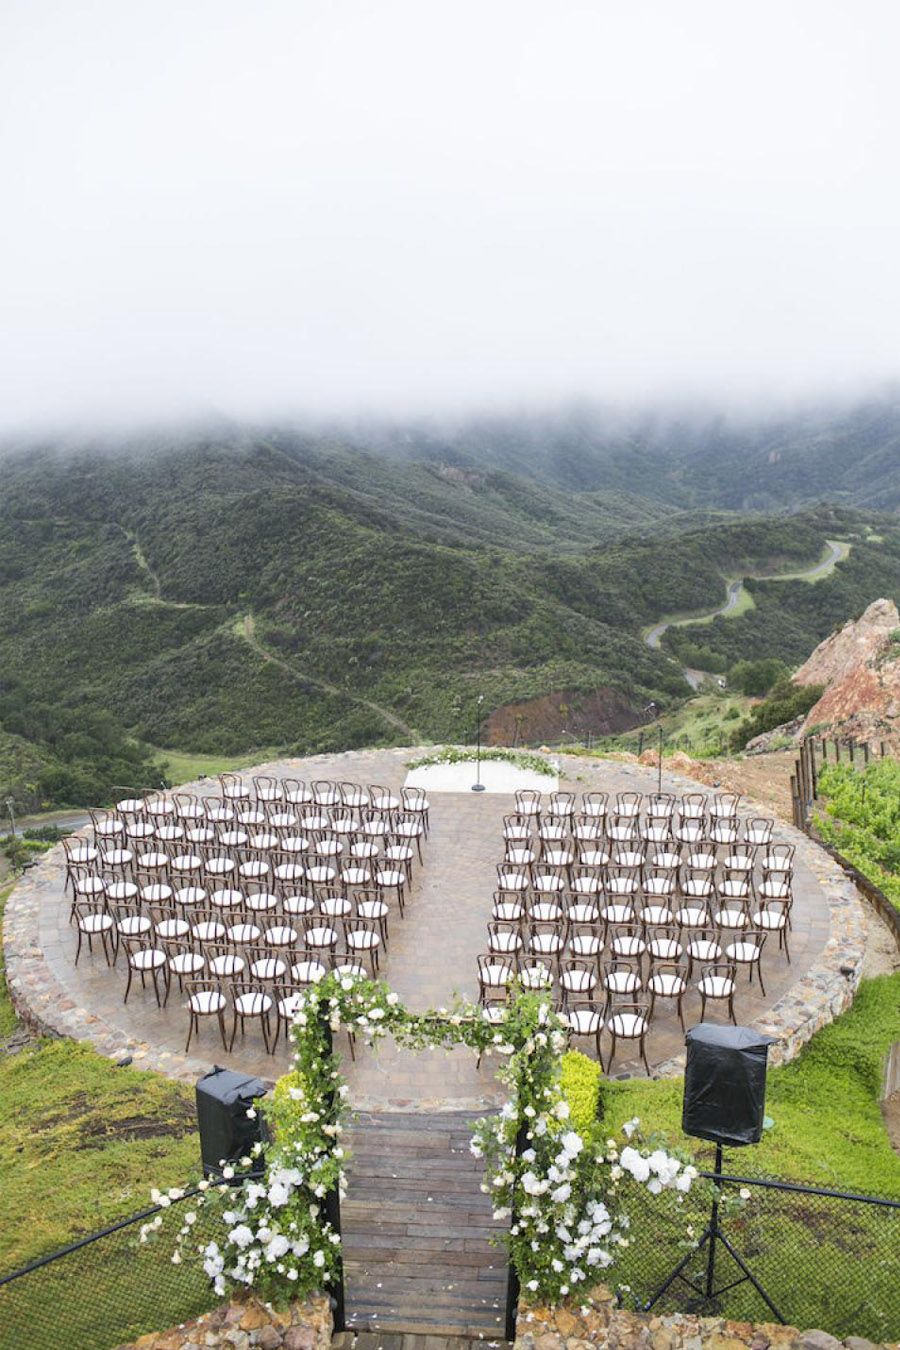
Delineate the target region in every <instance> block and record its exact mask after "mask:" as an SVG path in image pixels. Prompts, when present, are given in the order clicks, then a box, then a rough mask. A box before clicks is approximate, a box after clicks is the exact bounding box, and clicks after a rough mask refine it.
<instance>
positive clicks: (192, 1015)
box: [184, 1008, 200, 1054]
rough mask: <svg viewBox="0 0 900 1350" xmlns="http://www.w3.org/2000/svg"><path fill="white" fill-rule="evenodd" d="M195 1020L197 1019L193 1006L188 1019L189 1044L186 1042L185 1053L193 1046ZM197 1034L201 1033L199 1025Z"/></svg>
mask: <svg viewBox="0 0 900 1350" xmlns="http://www.w3.org/2000/svg"><path fill="white" fill-rule="evenodd" d="M195 1020H196V1013H195V1012H194V1010H193V1008H192V1009H191V1012H190V1020H189V1021H188V1038H187V1044H186V1045H185V1047H184V1053H185V1054H187V1052H188V1051H189V1050H190V1048H191V1037H192V1036H193V1034H194V1022H195ZM197 1034H198V1035H199V1034H200V1028H199V1027H198V1028H197Z"/></svg>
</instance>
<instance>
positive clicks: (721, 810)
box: [713, 792, 741, 819]
mask: <svg viewBox="0 0 900 1350" xmlns="http://www.w3.org/2000/svg"><path fill="white" fill-rule="evenodd" d="M740 801H741V798H740V794H739V793H737V792H717V793H716V795H715V796H714V797H713V810H714V813H715V814H716V815H717V816H724V817H726V818H728V819H731V818H733V817H734V816H736V815H737V813H738V806H739V805H740Z"/></svg>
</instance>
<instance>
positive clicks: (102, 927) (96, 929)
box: [78, 914, 113, 934]
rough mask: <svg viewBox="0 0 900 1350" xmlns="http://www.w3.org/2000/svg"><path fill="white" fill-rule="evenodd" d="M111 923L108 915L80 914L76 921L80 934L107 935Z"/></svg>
mask: <svg viewBox="0 0 900 1350" xmlns="http://www.w3.org/2000/svg"><path fill="white" fill-rule="evenodd" d="M112 924H113V921H112V919H111V918H110V917H109V915H108V914H82V915H81V917H80V918H79V920H78V927H79V928H80V929H81V931H82V933H89V934H93V933H107V932H108V931H109V930H110V928H112Z"/></svg>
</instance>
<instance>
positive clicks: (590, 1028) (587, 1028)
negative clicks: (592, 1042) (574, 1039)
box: [566, 1008, 601, 1036]
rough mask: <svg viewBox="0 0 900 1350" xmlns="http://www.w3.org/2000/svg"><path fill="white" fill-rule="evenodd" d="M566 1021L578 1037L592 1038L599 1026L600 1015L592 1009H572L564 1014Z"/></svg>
mask: <svg viewBox="0 0 900 1350" xmlns="http://www.w3.org/2000/svg"><path fill="white" fill-rule="evenodd" d="M566 1021H567V1022H568V1024H569V1026H570V1027H571V1028H572V1030H573V1031H574V1032H576V1033H577V1034H578V1035H579V1036H593V1035H595V1034H596V1032H597V1031H598V1030H599V1028H600V1026H601V1022H600V1014H599V1013H598V1012H597V1011H596V1010H595V1009H594V1008H574V1009H573V1010H572V1011H571V1012H569V1013H566Z"/></svg>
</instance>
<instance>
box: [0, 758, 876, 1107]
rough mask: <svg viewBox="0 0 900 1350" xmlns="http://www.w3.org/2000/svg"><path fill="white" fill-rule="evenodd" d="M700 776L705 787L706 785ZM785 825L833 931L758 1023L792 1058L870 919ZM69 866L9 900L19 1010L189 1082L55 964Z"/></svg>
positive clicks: (856, 963) (640, 770)
mask: <svg viewBox="0 0 900 1350" xmlns="http://www.w3.org/2000/svg"><path fill="white" fill-rule="evenodd" d="M358 753H360V752H357V751H347V752H345V755H342V756H334V755H322V756H310V757H307V758H304V759H302V760H301V759H297V760H278V761H273V762H270V763H267V764H260V765H255V766H253V767H252V768H250V769H247V770H246V771H245V772H246V773H248V774H250V773H253V772H257V773H260V772H262V773H265V772H267V771H270V770H272V769H274V768H275V767H276V766H279V767H281V768H282V769H283V767H284V766H285V765H288V766H291V767H293V766H299V765H301V764H303V765H305V766H308V767H314V766H315V765H316V763H317V762H318V763H320V764H324V763H326V762H327V763H333V762H334V760H335V758H346V759H348V760H350V759H352V758H354V757H355V756H356V755H357V754H358ZM393 753H395V754H396V755H397V757H398V758H400V759H402V760H405V759H406V758H408V757H410V756H411V755H412V754H414V753H415V749H414V748H411V747H403V748H399V749H397V748H395V749H394V751H393ZM582 763H583V764H585V765H588V764H589V765H591V766H592V767H594V768H596V767H597V766H598V765H599V764H602V763H603V761H602V760H597V759H594V758H592V759H589V760H581V759H580V758H578V757H575V756H565V757H564V759H563V764H562V765H561V767H562V768H563V770H565V768H566V767H567V765H572V766H573V771H574V770H575V766H576V765H578V764H582ZM617 763H618V762H617ZM630 768H631V769H632V771H634V772H635V774H636V776H637V777H641V778H644V777H646V778H647V779H648V790H652V787H653V786H655V782H656V770H655V769H648V768H647V767H646V766H644V765H639V764H637V763H635V764H633V765H631V766H630ZM561 776H563V775H561ZM564 776H570V775H567V774H564ZM665 777H666V780H667V783H668V784H671V785H674V787H675V788H676V789H678V790H680V791H696V789H697V780H695V779H691V778H687V777H685V776H683V775H680V774H674V773H667V774H666V775H665ZM214 785H215V780H209V779H208V780H206V781H205V782H203V781H199V780H198V781H196V782H194V783H190V784H185V785H183V787H182V788H181V789H180V790H182V791H185V792H191V791H193V792H197V793H198V794H200V795H203V793H204V791H205V790H208V789H209V788H210V787H212V786H214ZM703 786H705V787H707V789H708V785H706V784H704V785H703ZM778 833H779V836H780V837H781V838H783V839H786V840H787V841H789V842H790V843H793V844H794V845H795V846H796V849H797V855H798V857H800V858H802V859H803V861H804V863H805V864H806V866H807V867H809V869H810V871H812V872H813V873H814V875H815V876H816V878H817V880H818V881H819V883H820V885H821V887H822V890H823V892H824V894H825V897H826V900H827V902H828V906H829V937H828V941H827V942H826V944H825V948H824V950H823V951H822V953H821V954H820V955H819V957H818V958H817V959H816V960H815V961H814V963H813V965H812V966H811V967H810V968H809V970H808V971H807V972H806V974H805V975H803V976H801V978H800V979H799V980H797V982H796V983H795V984H793V985H791V987H790V989H789V990H788V991H787V992H786V993H785V994H784V995H783V996H782V997H781V998H780V999H779V1000H778V1002H777V1003H776V1004H775V1005H774V1006H773V1007H772V1008H770V1009H769V1010H768V1011H767V1012H766V1013H765V1014H764V1015H763V1016H761V1017H758V1018H756V1019H755V1020H754V1022H753V1023H752V1025H753V1026H754V1028H755V1029H756V1030H757V1031H760V1032H763V1033H766V1034H768V1035H771V1036H774V1037H776V1038H777V1039H778V1041H779V1044H777V1045H773V1046H772V1048H771V1051H770V1056H769V1059H770V1063H771V1064H773V1065H774V1064H783V1063H787V1062H788V1061H789V1060H791V1059H793V1058H794V1057H795V1056H796V1054H797V1053H798V1052H799V1050H800V1049H801V1048H802V1046H803V1045H805V1044H806V1042H807V1041H808V1040H809V1039H810V1038H811V1037H812V1036H813V1035H814V1034H815V1033H816V1032H817V1031H818V1030H820V1029H821V1027H823V1026H825V1025H827V1023H829V1022H831V1021H833V1020H834V1018H835V1017H837V1016H838V1015H839V1014H840V1013H841V1012H843V1011H845V1009H846V1008H848V1007H849V1005H850V1004H851V1002H852V1001H853V996H854V993H855V992H856V989H857V986H858V985H859V981H860V977H861V973H862V964H863V958H864V955H865V945H866V933H867V927H868V925H867V919H866V912H865V905H864V902H863V900H862V899H861V897H860V895H859V892H858V891H857V888H856V886H855V885H854V883H853V881H852V880H850V879H849V878H848V877H847V876H846V875H845V873H844V871H843V870H842V868H841V867H840V866H839V864H838V863H837V862H836V861H835V859H834V858H833V857H832V856H831V855H830V853H829V852H828V851H826V849H825V848H823V847H822V846H821V845H819V844H817V843H815V842H814V841H813V840H811V839H810V838H809V837H808V836H807V835H806V834H804V833H803V832H802V831H801V830H798V829H796V828H795V827H794V826H791V825H787V824H785V823H782V822H781V821H779V822H778ZM63 875H64V854H63V849H62V846H61V845H57V846H56V847H55V848H53V849H52V850H50V852H49V853H47V854H46V855H45V857H44V858H43V860H42V861H41V862H40V863H39V864H38V866H37V867H35V868H34V869H33V870H32V871H31V872H29V873H28V875H27V876H26V877H25V878H24V879H23V880H22V881H20V882H19V883H18V885H17V886H15V887H14V889H13V891H12V892H11V894H10V896H9V898H8V900H7V903H6V913H5V918H4V925H3V947H4V954H5V959H6V980H7V985H8V988H9V992H10V998H11V999H12V1003H13V1006H14V1008H15V1010H16V1012H17V1014H18V1015H19V1017H20V1018H21V1019H22V1021H23V1022H25V1023H26V1025H28V1026H30V1027H32V1028H33V1029H34V1030H35V1031H37V1032H38V1034H40V1035H45V1036H70V1037H72V1038H73V1039H75V1040H85V1041H88V1042H90V1043H91V1044H93V1045H94V1047H95V1048H96V1049H97V1050H98V1052H99V1053H100V1054H103V1055H105V1056H106V1057H107V1058H110V1059H116V1060H118V1059H122V1058H124V1057H126V1056H131V1057H132V1060H133V1063H134V1067H135V1068H146V1069H155V1070H157V1071H158V1072H160V1073H164V1074H166V1075H167V1076H169V1077H172V1078H177V1079H180V1080H182V1081H185V1082H194V1081H196V1079H197V1077H198V1076H199V1075H200V1074H202V1073H205V1072H206V1070H207V1068H208V1065H207V1063H206V1062H205V1061H200V1060H194V1059H186V1058H185V1057H184V1056H183V1055H178V1054H177V1053H175V1052H173V1051H170V1050H166V1049H158V1048H157V1047H155V1046H152V1045H150V1044H149V1043H148V1042H145V1041H139V1040H136V1039H135V1038H133V1037H132V1036H129V1035H128V1033H126V1032H125V1031H123V1030H122V1029H120V1028H117V1027H114V1026H111V1025H110V1024H109V1023H107V1022H106V1021H104V1020H103V1019H102V1018H100V1017H98V1016H96V1015H95V1014H93V1013H91V1012H90V1011H89V1010H87V1009H84V1008H78V1007H77V1006H76V1005H75V1003H74V1002H73V1000H72V999H71V997H70V996H69V994H68V991H67V990H66V989H65V988H64V987H63V986H62V985H61V984H60V982H59V981H58V980H57V978H56V976H55V975H54V974H53V973H52V971H51V970H50V968H49V966H48V965H47V962H46V961H45V960H44V958H43V953H42V950H41V946H40V904H41V900H42V898H43V896H44V895H45V894H48V893H52V894H54V895H55V896H56V897H57V899H58V894H59V892H60V891H61V890H62V877H63ZM51 881H52V883H53V884H52V885H51ZM683 1070H684V1055H683V1054H681V1055H676V1056H674V1057H672V1058H671V1059H669V1060H666V1061H664V1062H663V1063H662V1064H660V1065H659V1066H657V1069H656V1073H655V1076H658V1077H673V1076H677V1075H679V1074H681V1073H682V1072H683Z"/></svg>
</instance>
